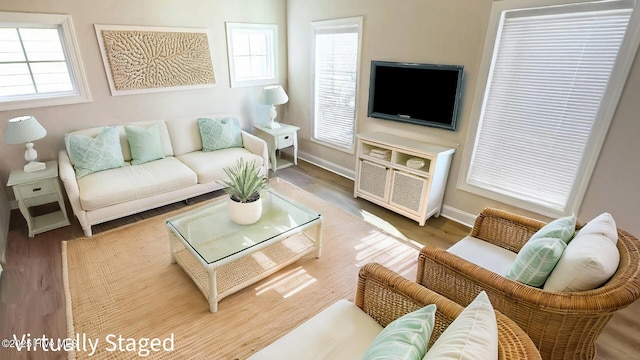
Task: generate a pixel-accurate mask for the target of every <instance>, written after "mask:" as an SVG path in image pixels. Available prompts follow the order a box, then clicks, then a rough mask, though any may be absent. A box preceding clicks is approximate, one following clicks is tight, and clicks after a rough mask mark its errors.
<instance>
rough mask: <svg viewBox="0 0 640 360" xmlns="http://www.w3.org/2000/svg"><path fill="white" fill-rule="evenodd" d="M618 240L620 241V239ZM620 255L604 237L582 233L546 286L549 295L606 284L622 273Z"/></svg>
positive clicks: (555, 269) (561, 260)
mask: <svg viewBox="0 0 640 360" xmlns="http://www.w3.org/2000/svg"><path fill="white" fill-rule="evenodd" d="M616 239H617V237H616ZM619 263H620V252H619V251H618V248H617V247H616V245H615V244H614V243H613V242H612V241H611V239H609V238H608V237H607V236H604V235H602V234H601V233H600V234H598V233H589V232H587V233H582V232H579V233H578V234H577V235H576V237H575V238H574V239H573V240H571V242H570V243H569V245H568V246H567V249H566V250H565V251H564V253H563V254H562V257H561V258H560V261H558V265H556V267H555V268H554V269H553V271H552V272H551V275H549V278H548V279H547V282H546V283H545V284H544V289H545V290H549V291H585V290H592V289H595V288H597V287H599V286H600V285H602V284H604V283H605V282H606V281H607V280H609V278H610V277H611V276H613V274H614V273H615V272H616V270H617V269H618V264H619Z"/></svg>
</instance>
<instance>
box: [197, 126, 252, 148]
mask: <svg viewBox="0 0 640 360" xmlns="http://www.w3.org/2000/svg"><path fill="white" fill-rule="evenodd" d="M198 128H199V129H200V137H201V138H202V151H214V150H220V149H226V148H230V147H242V129H241V128H240V123H239V122H238V119H235V118H224V119H219V120H218V119H208V118H199V119H198Z"/></svg>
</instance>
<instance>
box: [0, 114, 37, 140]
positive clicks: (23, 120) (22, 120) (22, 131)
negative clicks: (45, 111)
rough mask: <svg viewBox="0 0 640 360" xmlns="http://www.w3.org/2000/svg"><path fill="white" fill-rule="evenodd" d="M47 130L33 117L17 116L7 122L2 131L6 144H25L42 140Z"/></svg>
mask: <svg viewBox="0 0 640 360" xmlns="http://www.w3.org/2000/svg"><path fill="white" fill-rule="evenodd" d="M46 135H47V130H46V129H45V128H44V127H43V126H42V125H40V123H39V122H38V120H36V118H34V117H33V116H19V117H16V118H13V119H11V120H9V122H8V123H7V128H6V129H5V130H4V141H5V142H6V143H7V144H25V143H30V142H32V141H34V140H38V139H42V138H43V137H45V136H46Z"/></svg>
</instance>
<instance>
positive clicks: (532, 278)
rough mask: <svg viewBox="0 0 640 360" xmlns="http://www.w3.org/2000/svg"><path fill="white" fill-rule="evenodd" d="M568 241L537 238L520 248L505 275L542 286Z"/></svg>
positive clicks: (531, 284) (532, 284)
mask: <svg viewBox="0 0 640 360" xmlns="http://www.w3.org/2000/svg"><path fill="white" fill-rule="evenodd" d="M566 248H567V243H565V242H564V241H562V240H561V239H557V238H537V239H534V240H529V241H527V243H526V244H524V246H523V247H522V249H520V252H518V255H517V256H516V260H515V261H514V262H513V264H511V268H510V269H509V271H507V274H506V275H505V277H507V278H509V279H512V280H516V281H519V282H521V283H523V284H526V285H529V286H535V287H541V286H542V285H544V282H545V281H547V277H549V275H550V274H551V272H552V271H553V268H554V267H556V264H557V263H558V261H559V260H560V257H562V253H563V252H564V249H566Z"/></svg>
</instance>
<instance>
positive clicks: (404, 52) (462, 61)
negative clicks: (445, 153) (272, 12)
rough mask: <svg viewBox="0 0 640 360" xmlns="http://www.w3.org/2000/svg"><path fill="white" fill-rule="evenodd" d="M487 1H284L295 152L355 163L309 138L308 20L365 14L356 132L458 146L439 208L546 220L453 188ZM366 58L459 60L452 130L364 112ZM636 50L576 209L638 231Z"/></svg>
mask: <svg viewBox="0 0 640 360" xmlns="http://www.w3.org/2000/svg"><path fill="white" fill-rule="evenodd" d="M491 5H492V0H476V1H468V0H430V1H424V0H403V1H385V0H324V1H313V0H288V2H287V13H288V16H287V23H288V30H287V31H288V33H289V43H288V51H289V53H288V54H289V55H288V56H289V89H290V91H289V96H290V101H289V104H287V120H288V121H290V122H291V123H294V124H296V125H298V126H300V127H301V132H300V135H299V137H300V138H301V140H300V150H301V152H303V153H306V154H308V156H310V157H313V158H319V159H322V160H323V161H326V162H328V163H331V164H335V165H336V167H337V168H347V169H350V170H351V171H353V170H354V169H355V156H354V155H353V154H347V153H344V152H340V151H337V150H333V149H330V148H327V147H324V146H322V145H319V144H317V143H314V142H312V141H310V140H309V139H310V114H311V93H310V89H311V82H310V79H311V68H310V63H311V59H310V57H309V54H310V49H311V42H310V39H311V37H310V29H309V28H310V23H311V22H312V21H314V20H325V19H335V18H341V17H349V16H358V15H363V16H364V30H363V49H362V71H361V77H360V80H359V89H360V94H359V99H358V102H357V104H358V105H357V132H370V131H382V132H392V133H395V134H398V135H401V136H407V137H411V138H415V139H418V140H423V141H427V142H434V143H438V144H442V145H448V146H455V147H457V152H456V154H455V155H454V157H453V163H452V166H451V171H450V174H449V180H448V183H447V190H446V192H445V198H444V204H445V206H447V207H449V208H453V209H457V210H460V211H462V212H463V213H469V214H477V213H478V212H480V211H481V210H482V209H483V208H484V207H486V206H494V207H499V208H502V209H505V210H511V211H515V212H518V213H521V214H523V215H528V216H532V217H535V218H539V219H542V220H545V218H544V217H542V216H540V215H536V214H532V213H528V212H525V211H522V210H519V209H515V208H513V207H511V206H508V205H505V204H501V203H498V202H496V201H493V200H490V199H487V198H483V197H480V196H477V195H473V194H470V193H468V192H465V191H462V190H458V189H456V182H457V178H458V176H459V170H460V162H461V158H462V152H463V150H464V145H465V144H464V143H465V140H466V137H467V128H468V126H469V121H470V119H469V117H470V112H471V107H472V103H471V102H472V100H473V94H474V92H475V86H476V78H477V75H478V67H479V65H480V60H481V57H482V49H483V45H484V38H485V33H486V29H487V25H488V20H489V14H490V11H491ZM371 60H389V61H407V62H424V63H434V64H456V65H464V68H465V70H464V76H465V80H464V88H463V96H462V105H461V108H460V113H459V118H458V130H457V131H456V132H450V131H446V130H440V129H434V128H428V127H421V126H417V125H411V124H403V123H398V122H392V121H385V120H380V119H374V118H368V117H367V116H366V114H367V106H368V91H369V73H370V63H371ZM639 61H640V60H638V56H636V61H635V64H634V66H633V68H632V70H631V73H630V76H629V78H628V81H627V84H626V87H625V90H624V92H623V94H622V98H621V101H620V104H619V106H618V109H617V112H616V115H615V117H614V119H613V121H612V125H611V128H610V131H609V134H608V136H607V139H606V142H605V144H604V147H603V150H602V153H601V155H600V158H599V161H598V163H597V165H596V168H595V173H594V175H593V178H592V180H591V183H590V186H589V188H588V190H587V193H586V196H585V199H584V202H583V205H582V207H581V209H580V212H579V213H578V219H579V221H580V222H586V221H588V220H589V219H591V218H592V217H594V216H595V215H597V214H600V213H602V212H604V211H607V212H610V213H612V214H613V216H614V218H615V219H616V221H617V223H618V226H619V227H621V228H623V229H625V230H627V231H629V232H631V233H632V234H636V235H640V222H638V221H637V218H638V216H639V215H640V191H638V190H636V182H637V181H636V179H638V178H639V176H640V160H638V157H637V156H638V154H640V141H637V140H636V137H637V136H638V134H640V121H638V115H637V114H639V113H640V102H638V98H639V95H640V64H638V62H639Z"/></svg>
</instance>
